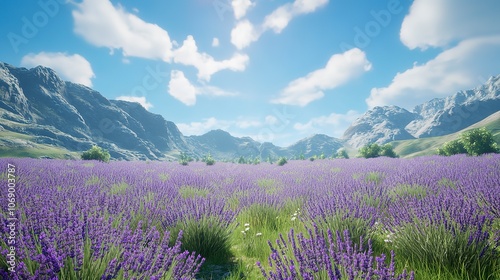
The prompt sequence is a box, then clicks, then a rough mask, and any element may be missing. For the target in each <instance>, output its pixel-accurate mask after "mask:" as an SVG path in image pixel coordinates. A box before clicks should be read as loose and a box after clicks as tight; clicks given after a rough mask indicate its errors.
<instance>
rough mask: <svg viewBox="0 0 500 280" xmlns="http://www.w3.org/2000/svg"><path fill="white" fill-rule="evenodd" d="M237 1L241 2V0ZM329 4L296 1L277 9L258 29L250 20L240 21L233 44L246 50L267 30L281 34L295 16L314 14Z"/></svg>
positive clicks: (311, 0) (234, 33)
mask: <svg viewBox="0 0 500 280" xmlns="http://www.w3.org/2000/svg"><path fill="white" fill-rule="evenodd" d="M236 1H237V2H241V1H240V0H236ZM236 1H234V2H236ZM243 1H245V0H243ZM234 2H233V4H234ZM327 3H328V0H295V1H294V2H293V3H287V4H284V5H281V6H279V7H278V8H276V9H275V10H274V11H273V12H272V13H270V14H269V15H267V16H266V17H265V18H264V22H263V23H262V24H261V25H260V26H258V27H255V26H254V25H253V24H252V23H251V22H250V21H248V20H241V21H238V23H237V24H236V26H235V27H234V28H233V30H232V31H231V43H232V44H233V45H234V46H236V48H238V49H239V50H241V49H244V48H246V47H248V46H249V45H250V44H251V43H252V42H255V41H257V40H258V39H259V37H260V36H261V35H262V33H264V32H265V31H266V30H269V29H271V30H273V31H274V32H275V33H281V31H283V29H285V28H286V27H287V26H288V23H289V22H290V21H291V20H292V19H293V18H294V17H295V16H298V15H302V14H308V13H312V12H314V11H316V10H317V9H318V8H321V7H323V6H325V5H326V4H327Z"/></svg>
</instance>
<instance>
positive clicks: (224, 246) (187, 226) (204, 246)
mask: <svg viewBox="0 0 500 280" xmlns="http://www.w3.org/2000/svg"><path fill="white" fill-rule="evenodd" d="M169 230H170V234H171V239H170V244H171V245H173V244H174V242H175V238H176V237H177V236H178V234H179V232H180V231H181V230H182V232H183V234H182V239H181V242H182V246H181V248H182V250H188V251H190V252H196V253H198V254H200V255H202V256H203V257H204V258H206V262H207V263H208V264H223V265H224V264H229V263H230V262H231V259H232V258H233V253H232V251H231V245H232V244H231V233H232V229H231V227H228V226H227V225H225V224H223V223H222V222H220V221H219V220H218V219H217V218H214V217H211V216H206V217H202V218H201V219H199V220H193V219H186V220H181V221H179V222H178V223H177V224H176V225H175V226H174V227H172V228H170V229H169Z"/></svg>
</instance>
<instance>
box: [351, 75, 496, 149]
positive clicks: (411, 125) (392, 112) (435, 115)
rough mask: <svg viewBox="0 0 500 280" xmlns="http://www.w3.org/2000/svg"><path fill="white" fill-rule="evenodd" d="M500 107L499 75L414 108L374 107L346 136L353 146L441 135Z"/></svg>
mask: <svg viewBox="0 0 500 280" xmlns="http://www.w3.org/2000/svg"><path fill="white" fill-rule="evenodd" d="M499 110H500V75H499V76H496V77H491V78H490V79H489V80H488V81H487V82H486V83H485V84H484V85H482V86H480V87H477V88H475V89H472V90H466V91H459V92H457V93H455V94H453V95H451V96H448V97H446V98H435V99H432V100H430V101H428V102H425V103H423V104H420V105H417V106H416V107H415V108H414V109H413V112H409V111H407V110H405V109H402V108H399V107H397V106H384V107H375V108H373V109H371V110H369V111H368V112H366V113H365V114H364V115H363V116H361V117H360V118H359V119H357V120H356V121H355V122H354V123H353V124H352V125H351V126H350V127H349V128H348V129H347V130H346V131H345V133H344V135H343V137H342V138H343V139H345V140H346V141H347V143H348V144H349V145H351V146H352V147H354V148H359V147H362V146H364V145H366V144H369V143H379V144H384V143H387V142H390V141H393V140H406V139H412V138H425V137H433V136H442V135H446V134H450V133H453V132H457V131H459V130H461V129H464V128H466V127H468V126H470V125H472V124H474V123H476V122H479V121H481V120H482V119H484V118H486V117H488V116H490V115H491V114H493V113H495V112H498V111H499Z"/></svg>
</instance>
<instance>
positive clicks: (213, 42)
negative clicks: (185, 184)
mask: <svg viewBox="0 0 500 280" xmlns="http://www.w3.org/2000/svg"><path fill="white" fill-rule="evenodd" d="M218 46H219V38H216V37H214V38H213V39H212V47H218Z"/></svg>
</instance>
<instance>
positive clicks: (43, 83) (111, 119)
mask: <svg viewBox="0 0 500 280" xmlns="http://www.w3.org/2000/svg"><path fill="white" fill-rule="evenodd" d="M0 136H2V139H0V153H2V155H4V156H5V155H10V156H30V155H36V156H40V155H44V153H45V155H49V156H50V155H55V156H57V157H61V155H63V157H66V158H74V157H77V156H78V153H80V152H82V151H85V150H87V149H89V148H90V147H91V146H92V145H94V144H96V145H99V146H101V147H103V148H105V149H107V150H108V151H109V152H110V154H111V157H112V158H113V159H122V160H145V159H150V160H165V159H174V158H175V157H176V156H177V155H178V154H179V153H180V152H185V153H187V154H188V155H190V156H193V157H197V158H201V157H203V156H205V155H207V154H211V155H212V157H214V158H215V159H217V160H221V159H235V158H239V157H241V156H243V157H245V158H247V159H249V158H252V159H253V158H255V157H260V158H262V159H266V158H267V157H269V156H271V157H272V158H277V157H281V156H284V157H293V156H296V155H298V154H299V153H305V154H306V155H307V156H309V155H310V156H312V155H313V154H320V153H321V152H322V151H323V150H325V151H327V152H330V151H333V150H336V149H338V148H339V147H341V146H342V144H341V141H340V140H338V139H335V138H332V137H328V136H326V135H316V136H313V137H310V138H307V139H304V140H301V141H299V142H297V143H296V144H294V145H292V146H290V147H288V148H282V147H277V146H275V145H273V144H272V143H268V142H266V143H260V142H257V141H254V140H253V139H251V138H249V137H242V138H239V137H234V136H232V135H230V134H229V133H227V132H225V131H222V130H213V131H210V132H208V133H206V134H203V135H200V136H184V135H183V134H182V133H181V132H180V131H179V129H178V128H177V126H176V125H175V124H174V123H173V122H170V121H167V120H165V119H164V118H163V117H162V116H161V115H158V114H153V113H151V112H149V111H147V110H146V109H144V108H143V107H142V106H141V105H140V104H138V103H134V102H127V101H120V100H108V99H106V98H105V97H104V96H102V95H101V94H100V93H99V92H97V91H95V90H92V89H91V88H88V87H86V86H83V85H79V84H74V83H71V82H66V81H62V80H61V79H60V78H59V77H58V76H57V74H56V73H55V72H54V71H53V70H52V69H49V68H46V67H41V66H38V67H35V68H32V69H26V68H17V67H14V66H11V65H9V64H6V63H0Z"/></svg>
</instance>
